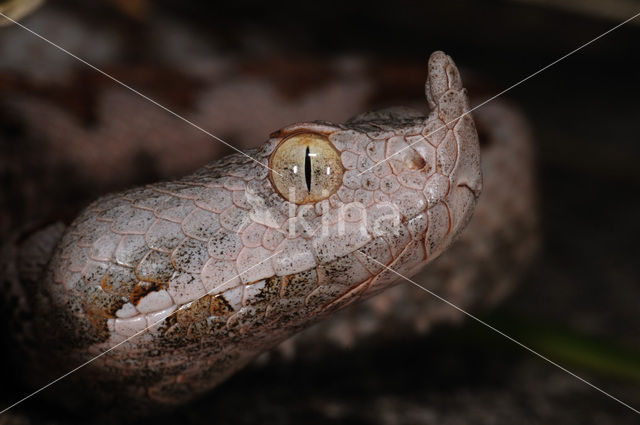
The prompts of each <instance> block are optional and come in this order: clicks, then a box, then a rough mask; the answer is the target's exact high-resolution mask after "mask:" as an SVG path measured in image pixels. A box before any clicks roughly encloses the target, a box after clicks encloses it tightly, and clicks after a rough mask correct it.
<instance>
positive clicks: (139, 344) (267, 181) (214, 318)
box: [23, 52, 482, 406]
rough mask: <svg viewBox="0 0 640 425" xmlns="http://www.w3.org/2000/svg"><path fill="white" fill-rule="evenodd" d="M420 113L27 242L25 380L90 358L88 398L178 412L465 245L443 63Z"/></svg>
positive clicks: (347, 131)
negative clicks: (29, 361)
mask: <svg viewBox="0 0 640 425" xmlns="http://www.w3.org/2000/svg"><path fill="white" fill-rule="evenodd" d="M426 96H427V101H428V104H429V108H430V113H429V115H428V116H426V117H425V116H423V115H422V114H420V113H419V112H416V111H413V110H411V109H408V108H392V109H387V110H382V111H378V112H369V113H364V114H361V115H359V116H357V117H355V118H353V119H351V120H349V121H348V122H347V123H346V124H332V123H327V122H310V123H299V124H294V125H291V126H288V127H285V128H283V129H281V130H279V131H276V132H275V133H273V134H272V135H271V136H270V138H269V139H268V140H267V141H266V142H265V143H264V144H263V145H261V146H259V147H258V148H256V149H252V150H249V151H247V152H246V153H245V154H240V153H237V154H232V155H229V156H227V157H225V158H223V159H221V160H218V161H214V162H212V163H210V164H209V165H207V166H205V167H204V168H202V169H200V170H198V171H196V172H194V173H193V174H191V175H189V176H187V177H184V178H181V179H179V180H176V181H169V182H161V183H157V184H152V185H148V186H145V187H141V188H136V189H131V190H128V191H125V192H122V193H117V194H112V195H108V196H105V197H103V198H100V199H98V200H97V201H95V202H94V203H92V204H91V205H90V206H88V207H87V208H86V209H85V210H84V211H83V212H82V213H81V214H80V215H79V216H78V217H77V218H76V219H75V220H74V221H73V222H72V223H71V225H69V226H68V227H67V228H64V227H62V226H61V225H59V226H53V227H51V228H48V229H46V231H43V232H41V233H39V234H37V235H35V236H33V237H32V238H31V239H30V240H27V241H25V244H26V245H27V246H28V245H31V246H38V249H37V250H32V251H34V252H35V251H37V254H32V257H33V263H34V264H35V266H33V267H32V268H31V269H30V270H31V271H30V273H31V278H30V279H29V278H26V279H24V280H26V281H28V282H31V284H30V286H29V284H28V285H27V286H28V290H26V292H27V293H28V295H27V296H26V297H25V298H26V301H25V302H26V303H28V304H29V309H30V310H32V311H33V314H34V317H35V320H34V321H33V328H32V329H31V330H30V332H31V333H32V335H33V337H32V341H36V343H35V344H36V348H35V350H36V351H38V350H40V351H39V352H40V354H39V358H40V361H39V365H38V367H34V370H37V373H36V374H37V375H38V378H39V379H43V378H46V377H56V376H57V375H56V374H60V373H62V372H66V371H68V370H70V369H72V368H74V367H75V366H77V365H79V364H81V363H83V362H85V361H87V360H90V359H92V358H94V357H95V356H99V357H98V358H96V359H95V360H94V361H92V362H91V363H89V364H88V365H87V366H86V367H84V368H82V369H81V370H79V371H78V373H76V374H74V375H73V376H72V378H73V379H74V380H75V382H78V381H79V380H83V382H84V385H82V387H81V388H82V392H83V393H86V394H91V396H92V397H93V396H96V395H97V396H99V397H100V398H103V399H106V400H107V401H114V402H115V401H121V400H126V401H127V402H129V403H131V402H133V403H135V404H137V405H141V406H153V405H175V404H179V403H183V402H185V401H188V400H190V399H192V398H194V397H196V396H198V395H200V394H202V393H203V392H205V391H207V390H208V389H210V388H212V387H214V386H216V385H218V384H219V383H220V382H222V381H224V380H225V379H226V378H227V377H229V376H230V375H232V374H233V373H234V372H236V371H237V370H239V369H240V368H242V367H243V366H245V365H246V364H247V363H248V362H249V361H250V360H251V359H253V358H254V357H255V356H256V355H257V354H259V353H262V352H265V351H267V350H269V349H271V348H273V347H275V346H276V345H277V344H279V343H280V342H282V341H283V340H285V339H286V338H288V337H290V336H291V335H293V334H294V333H296V332H298V331H300V330H302V329H305V328H307V327H309V326H310V325H312V324H314V323H316V322H318V321H320V320H322V319H324V318H327V317H328V316H330V315H332V314H333V313H334V312H336V311H337V310H339V309H341V308H343V307H345V306H347V305H350V304H353V303H355V302H357V301H361V300H364V299H367V298H369V297H371V296H372V295H375V294H377V293H379V292H381V291H382V290H384V289H386V288H388V287H390V286H392V285H393V284H394V283H396V282H397V281H398V280H399V279H398V275H397V274H395V273H394V272H392V271H391V270H389V269H393V270H394V271H395V272H397V273H399V274H401V275H405V276H408V277H409V276H412V275H413V274H415V273H416V272H417V271H419V270H420V269H421V268H422V267H423V266H424V265H425V264H427V263H429V262H430V261H432V260H433V259H435V258H436V257H438V256H439V255H440V253H442V252H443V251H445V250H446V249H447V247H448V246H449V245H450V244H451V243H452V242H453V241H454V240H455V239H456V237H457V236H458V235H459V234H460V233H461V232H462V230H463V229H464V227H465V225H466V224H467V223H468V221H469V220H470V218H471V215H472V213H473V211H474V208H475V205H476V201H477V199H478V197H479V195H480V191H481V186H482V179H481V171H480V150H479V144H478V136H477V132H476V128H475V125H474V122H473V119H472V117H471V115H469V114H467V112H468V111H469V102H468V99H467V95H466V91H465V89H464V88H463V87H462V82H461V79H460V76H459V73H458V70H457V68H456V66H455V64H454V63H453V61H452V60H451V58H449V57H448V56H446V55H445V54H443V53H442V52H436V53H434V54H433V55H432V56H431V58H430V59H429V63H428V77H427V81H426ZM314 152H318V153H317V154H314ZM314 155H315V156H314ZM303 169H304V173H303V172H302V170H303ZM291 188H294V189H295V193H294V192H292V191H291ZM38 264H40V265H41V266H42V267H41V268H38V267H37V265H38ZM38 270H41V271H40V273H38ZM26 274H27V275H28V274H29V273H26ZM23 275H24V273H23ZM114 347H115V348H114ZM31 348H32V349H34V348H33V347H31ZM107 350H109V352H108V354H106V355H100V354H101V353H103V352H105V351H107ZM44 352H46V353H47V355H46V356H44V357H42V353H44ZM71 382H73V381H71Z"/></svg>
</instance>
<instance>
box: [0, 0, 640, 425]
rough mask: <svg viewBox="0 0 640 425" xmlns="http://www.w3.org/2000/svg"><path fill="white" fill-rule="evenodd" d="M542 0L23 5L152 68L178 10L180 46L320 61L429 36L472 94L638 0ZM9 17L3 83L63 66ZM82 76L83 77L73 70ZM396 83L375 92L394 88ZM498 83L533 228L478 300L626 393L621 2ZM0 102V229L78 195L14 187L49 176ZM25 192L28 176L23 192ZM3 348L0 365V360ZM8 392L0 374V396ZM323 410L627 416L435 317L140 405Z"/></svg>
mask: <svg viewBox="0 0 640 425" xmlns="http://www.w3.org/2000/svg"><path fill="white" fill-rule="evenodd" d="M561 3H563V2H560V1H558V2H555V1H551V0H550V1H546V2H543V1H540V2H536V1H484V2H478V1H449V2H437V3H436V2H410V1H404V0H400V1H394V2H383V3H371V2H322V3H320V2H295V3H288V4H273V3H272V2H257V1H233V2H225V3H218V2H215V3H214V2H170V1H158V2H144V1H134V2H122V1H121V2H117V1H113V2H91V4H90V5H88V4H86V2H80V1H60V2H51V3H49V4H47V5H46V6H44V7H43V8H42V9H41V10H39V11H36V12H35V13H34V15H32V16H30V17H28V18H26V19H25V20H24V21H23V22H24V24H25V25H27V26H30V23H33V25H34V26H33V27H34V29H35V27H36V26H39V30H41V32H42V33H43V35H45V36H50V37H51V38H52V39H55V37H54V35H53V34H50V33H49V34H47V31H54V32H55V30H56V25H55V23H56V22H68V21H57V20H58V19H60V16H63V17H65V16H66V17H69V16H70V17H72V18H69V19H72V20H77V21H80V22H82V23H83V25H86V26H89V27H92V28H94V29H95V28H98V29H99V28H110V29H112V30H113V31H115V33H116V34H117V37H118V38H119V40H120V43H121V45H120V47H119V49H118V50H117V53H115V54H112V55H105V56H104V58H103V59H99V58H98V60H97V61H96V62H93V63H95V64H96V65H99V66H112V67H120V68H126V67H136V66H138V65H140V64H145V66H151V67H154V66H156V67H158V69H160V68H162V67H164V66H165V65H166V62H167V61H168V60H169V59H167V56H166V54H163V49H164V47H166V46H164V45H163V44H162V43H159V42H158V40H160V39H162V37H161V35H162V34H163V33H170V32H171V31H176V33H177V34H178V35H176V37H178V36H179V35H180V31H183V32H184V31H187V30H185V29H184V28H187V29H188V31H189V32H190V33H191V34H196V36H197V37H198V38H199V39H201V40H203V41H204V42H203V43H202V45H200V46H196V47H197V48H196V47H194V48H193V51H190V50H189V51H185V52H184V54H185V55H192V56H194V57H197V56H202V57H206V56H207V55H213V54H216V55H231V56H241V57H243V58H255V59H256V60H259V59H264V58H269V57H274V56H278V57H284V58H304V59H311V60H312V61H315V62H322V60H323V59H324V58H327V59H329V58H335V57H350V56H364V57H366V58H368V59H369V60H370V63H382V62H384V63H424V61H425V60H426V57H427V56H428V54H429V53H430V52H431V51H433V50H444V51H445V52H447V53H448V54H450V55H451V56H452V57H453V58H454V59H455V60H456V63H457V64H458V65H459V66H460V67H461V68H463V70H464V74H465V76H471V78H475V79H477V80H479V81H482V87H483V89H482V90H481V91H483V93H476V94H480V95H481V96H484V97H485V98H489V97H490V96H492V95H494V94H496V93H498V92H500V91H501V90H503V89H505V88H507V87H509V86H511V85H512V84H514V83H516V82H518V81H520V80H521V79H523V78H525V77H527V76H528V75H530V74H532V73H533V72H535V71H537V70H538V69H540V68H542V67H543V66H546V65H547V64H549V63H551V62H553V61H555V60H556V59H558V58H559V57H561V56H563V55H565V54H566V53H568V52H570V51H572V50H573V49H575V48H577V47H579V46H580V45H582V44H584V43H586V42H587V41H589V40H591V39H593V38H594V37H596V36H598V35H600V34H601V33H603V32H604V31H606V30H608V29H609V28H611V27H613V26H614V25H616V24H618V23H619V22H621V21H623V20H624V19H626V18H627V17H630V16H632V15H634V14H635V13H637V12H640V2H638V1H626V2H625V1H613V2H604V1H603V2H597V1H591V2H583V3H578V2H575V5H576V6H575V7H569V6H567V4H568V5H573V4H574V2H569V3H563V4H564V6H561ZM65 19H67V18H65ZM47 22H49V26H46V25H45V24H46V23H47ZM65 25H69V24H68V23H65ZM80 28H82V25H81V26H80ZM176 28H182V29H180V30H179V31H177V30H176ZM58 30H59V28H58ZM9 31H11V33H9ZM20 31H21V30H20V29H18V28H2V29H0V45H1V46H2V52H3V57H2V58H0V83H1V84H2V86H0V88H1V89H2V92H3V93H5V94H3V96H9V95H12V94H13V93H15V92H16V90H17V91H19V90H20V87H22V86H21V84H23V80H25V79H27V78H28V77H26V76H25V75H26V74H25V72H24V69H26V68H28V67H42V70H43V72H45V70H46V69H48V68H47V67H53V68H51V69H54V68H55V67H58V68H55V69H62V68H64V67H65V66H69V67H74V69H75V68H78V69H80V68H82V65H81V64H77V63H73V64H71V65H69V64H67V65H64V64H63V65H60V64H56V63H55V61H52V60H50V57H51V58H53V57H55V56H62V55H63V54H62V53H61V52H58V51H55V50H54V49H53V47H50V46H46V45H44V42H42V43H43V46H41V49H43V50H42V51H45V50H48V53H47V55H44V56H42V55H40V56H39V55H38V54H32V55H31V56H29V55H28V54H27V52H28V51H26V52H25V51H24V50H21V47H20V46H21V45H20V44H18V45H15V44H13V45H11V46H8V47H7V43H8V41H7V40H10V41H11V43H17V42H16V40H18V41H20V40H22V39H23V38H24V39H27V38H29V37H31V38H32V37H33V36H32V35H29V34H28V33H25V32H24V31H22V33H23V34H22V33H21V32H20ZM79 34H82V32H80V33H79ZM159 34H161V35H159ZM3 37H5V38H4V40H3ZM62 39H63V40H64V37H62ZM122 40H126V42H122ZM3 43H4V44H3ZM60 43H61V44H62V41H60ZM70 49H71V47H70ZM71 50H73V49H71ZM7 52H9V53H7ZM93 53H95V52H93ZM93 53H92V52H91V51H89V54H90V55H91V54H93ZM96 54H97V53H96ZM11 55H15V57H12V56H11ZM24 57H29V58H30V59H29V60H24ZM101 60H102V62H101ZM89 72H90V71H87V73H89ZM310 75H311V76H308V75H307V76H306V77H305V75H302V74H301V75H300V77H299V78H300V79H304V78H307V79H310V80H309V81H307V83H308V84H313V82H314V81H316V80H317V81H319V80H320V79H321V76H318V75H317V74H315V73H310ZM96 78H101V77H91V78H89V79H88V80H87V81H89V82H92V81H95V80H94V79H96ZM314 79H316V80H314ZM45 80H46V79H45ZM42 84H44V85H46V82H45V83H42ZM101 84H105V83H101ZM292 84H293V83H292ZM397 97H400V99H395V98H394V96H388V98H387V99H384V102H383V101H382V100H381V103H385V102H387V101H397V100H402V99H401V96H397ZM505 97H506V98H508V99H509V100H510V101H511V102H513V103H514V104H516V105H518V106H519V107H520V108H521V110H522V111H523V112H524V114H525V115H526V116H527V118H528V119H529V120H530V124H531V126H532V128H533V130H534V135H535V140H536V147H537V156H538V175H539V190H540V215H541V223H542V233H543V234H542V238H543V245H542V248H541V250H540V254H539V256H538V257H537V258H536V260H535V263H534V265H533V266H532V267H531V269H530V270H529V271H528V272H527V273H526V277H525V279H524V280H523V282H522V283H521V285H520V286H519V288H518V289H517V290H516V291H515V292H514V293H513V294H512V295H511V296H510V297H509V298H508V299H507V300H506V301H505V302H503V304H502V305H501V306H500V307H499V308H498V309H497V310H495V311H493V312H490V313H486V314H485V315H484V316H482V317H483V319H486V320H487V321H489V322H491V323H492V324H495V326H496V327H498V328H499V329H502V330H505V331H507V332H508V333H510V334H512V335H514V336H515V337H517V338H519V339H520V340H522V341H523V342H524V343H525V344H528V345H531V346H532V347H533V348H535V349H536V350H539V351H540V352H542V353H543V354H545V355H548V356H549V357H551V358H553V359H554V360H557V361H558V362H559V363H561V364H563V365H566V366H567V367H568V368H569V369H571V370H574V371H575V372H576V373H577V374H578V375H580V376H582V377H584V378H585V379H588V380H590V381H591V382H593V383H594V384H595V385H598V386H600V387H601V388H603V389H604V390H605V391H608V392H610V393H611V394H613V395H615V396H616V397H619V398H620V399H622V400H624V401H626V402H627V403H629V404H630V405H632V406H634V407H635V408H640V315H639V314H638V313H640V309H639V308H638V307H639V305H640V302H639V300H640V266H639V265H638V261H639V258H638V253H639V251H640V250H639V249H638V243H639V236H640V231H639V226H638V223H637V220H638V219H639V218H640V200H639V195H640V167H639V166H638V161H639V159H640V135H639V134H640V127H639V124H638V122H639V119H640V104H639V102H640V17H639V18H637V19H636V20H635V21H633V22H630V23H628V24H627V25H625V26H623V27H622V28H620V29H618V30H616V31H614V32H613V33H611V34H609V35H607V36H605V37H603V38H602V39H601V40H598V41H596V42H595V43H593V44H592V45H590V46H587V47H586V48H584V49H583V50H581V51H580V52H578V53H576V54H575V55H572V56H571V57H569V58H567V59H565V60H563V61H562V62H560V63H558V64H557V65H555V66H553V67H551V68H550V69H548V70H546V71H544V72H543V73H541V74H540V75H537V76H535V77H533V78H531V79H530V80H528V81H526V82H524V83H523V84H522V85H520V86H518V87H516V88H514V89H513V90H511V91H510V92H509V93H507V94H506V95H505ZM392 103H395V102H392ZM0 112H4V110H0ZM0 119H1V120H2V123H3V124H2V133H1V134H0V147H1V149H2V150H1V151H0V154H1V155H3V157H4V158H2V159H1V160H0V167H2V168H0V177H1V178H2V181H1V183H2V192H1V193H2V195H3V199H2V200H1V201H2V203H1V208H2V209H1V210H0V211H1V216H0V218H1V219H2V220H3V221H2V226H1V229H2V231H3V235H5V236H6V235H7V234H8V233H9V232H10V231H11V230H12V229H14V228H15V227H16V226H18V225H19V224H21V223H23V222H27V221H29V220H33V219H35V218H42V216H46V215H47V214H53V215H56V214H58V215H60V216H66V215H68V214H71V212H70V211H72V210H75V209H76V208H77V207H78V206H79V205H80V204H81V203H82V202H85V201H86V199H90V198H91V197H92V196H93V197H95V196H96V195H97V194H96V193H92V192H91V191H92V190H93V189H92V188H91V187H88V186H85V185H83V184H82V183H78V182H75V183H72V184H75V185H76V186H77V187H76V189H77V190H76V191H74V193H75V194H76V195H73V196H70V195H66V196H67V198H66V199H65V202H64V203H65V205H59V204H58V205H56V203H55V199H56V193H57V192H56V191H55V190H53V191H49V193H50V197H49V198H46V197H45V199H48V201H47V202H48V203H47V202H45V204H44V205H42V206H41V207H42V208H41V209H40V210H39V211H38V212H37V213H34V212H33V209H34V208H33V198H34V197H37V196H36V195H37V194H39V193H41V192H47V191H48V190H49V189H51V188H52V187H54V188H55V187H56V186H55V184H53V183H50V180H51V179H53V180H55V179H56V178H57V177H56V176H57V174H56V173H58V172H60V170H59V169H55V168H53V169H50V170H49V169H46V168H43V167H42V166H41V162H42V159H41V158H40V157H39V152H38V142H37V140H30V141H26V142H25V141H24V140H22V139H21V137H22V136H20V135H21V134H22V133H20V131H22V130H20V126H19V124H20V123H19V120H18V119H17V118H16V117H14V116H11V115H8V114H6V113H3V115H2V116H1V117H0ZM206 160H207V159H206V158H203V162H206ZM47 170H48V171H47ZM48 173H49V174H48ZM158 174H159V173H157V172H154V171H153V170H151V171H148V172H147V173H143V174H141V175H137V176H134V178H131V179H129V180H127V181H126V182H124V181H119V180H118V179H117V178H114V182H113V183H112V184H108V183H105V184H103V186H101V190H104V191H106V190H112V189H115V188H119V187H121V186H124V185H130V184H133V183H142V182H145V181H151V180H153V179H154V178H156V177H158ZM25 181H28V182H29V184H28V185H27V184H26V183H24V182H25ZM47 182H49V183H47ZM508 183H509V182H505V184H508ZM29 191H31V192H29ZM26 192H29V193H32V194H33V193H35V194H36V195H32V197H31V198H30V197H29V196H31V195H28V194H25V193H26ZM65 193H67V192H65ZM425 296H426V295H425ZM3 366H4V369H10V368H11V366H10V364H8V362H4V363H3ZM5 382H10V381H5ZM24 391H25V390H23V389H21V388H15V387H14V386H13V385H5V384H2V386H1V389H0V400H2V403H1V404H2V405H3V406H4V405H5V404H9V403H10V402H12V401H14V400H16V399H18V398H19V397H20V396H21V394H24V393H25V392H24ZM47 391H55V387H52V388H50V389H48V390H47ZM82 421H84V419H77V418H73V417H69V415H68V414H67V413H64V412H61V411H59V410H58V409H57V408H56V407H55V406H52V405H49V404H46V403H44V402H43V400H42V399H41V398H39V397H38V396H36V397H34V398H33V399H31V400H29V401H28V402H26V403H24V404H23V405H21V406H19V407H17V408H16V409H14V410H13V411H12V412H10V413H9V414H7V415H4V416H0V424H4V423H66V422H82ZM331 421H338V422H341V423H351V424H374V423H385V424H418V423H420V424H422V423H424V424H427V423H428V424H457V423H479V424H494V423H495V424H498V423H500V424H502V423H576V424H578V423H579V424H587V423H593V424H596V423H597V424H608V423H612V424H614V423H615V424H623V423H629V424H631V423H638V416H637V415H636V414H635V413H633V412H632V411H631V410H629V409H626V408H625V407H623V406H621V405H620V404H617V403H615V402H614V401H612V400H610V399H608V398H606V397H605V396H604V395H602V394H600V393H598V392H597V391H596V390H594V389H591V388H589V387H588V386H586V385H585V384H583V383H581V382H579V381H578V380H576V379H575V378H573V377H571V376H569V375H567V374H565V373H564V372H562V371H560V370H559V369H557V368H555V367H553V366H552V365H550V364H548V363H545V362H544V361H542V360H541V359H539V358H536V357H535V356H533V355H532V354H531V353H528V352H526V351H524V350H522V349H521V348H519V347H517V346H516V345H514V344H512V343H510V342H508V341H506V340H504V339H503V338H501V337H500V336H498V335H496V334H494V333H493V332H492V331H490V330H488V329H486V328H483V327H481V326H480V325H478V324H476V323H472V322H469V321H467V322H465V323H463V324H462V325H459V326H444V327H441V328H437V329H436V330H435V331H434V332H432V333H431V334H430V335H429V336H428V337H427V338H420V339H415V340H401V341H394V342H392V343H390V342H388V341H387V342H381V343H380V344H378V345H376V344H374V345H372V346H366V347H356V348H354V349H353V350H350V351H348V352H342V353H339V354H336V355H335V356H333V357H331V358H328V359H324V361H318V362H312V363H309V362H303V361H299V362H294V363H285V362H283V363H282V364H278V363H276V364H271V365H270V366H269V367H265V368H253V369H249V370H246V371H243V372H241V373H240V374H239V375H238V376H236V377H234V378H233V379H231V380H230V381H229V382H228V383H226V384H224V385H223V386H222V387H220V388H218V389H217V390H215V391H214V392H213V393H212V394H211V395H210V397H208V398H207V399H205V400H202V401H200V402H197V403H195V404H193V405H190V406H187V407H185V408H182V409H180V410H179V411H177V412H175V413H174V414H173V415H172V416H169V417H164V418H162V419H157V418H156V419H154V420H153V422H154V423H158V422H160V423H165V422H166V423H170V422H180V423H194V424H196V423H203V424H204V423H218V424H222V423H282V424H289V423H291V424H293V423H328V422H331Z"/></svg>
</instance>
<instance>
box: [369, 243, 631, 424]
mask: <svg viewBox="0 0 640 425" xmlns="http://www.w3.org/2000/svg"><path fill="white" fill-rule="evenodd" d="M358 252H359V253H361V254H362V255H364V256H366V257H368V258H369V259H371V260H373V261H375V262H376V263H378V264H379V265H381V266H382V267H384V268H385V269H387V270H389V271H390V272H392V273H394V274H396V275H397V276H399V277H401V278H402V279H404V280H406V281H407V282H409V283H411V284H413V285H414V286H417V287H418V288H420V289H422V290H423V291H425V292H427V293H429V294H430V295H432V296H434V297H436V298H437V299H439V300H440V301H442V302H443V303H445V304H447V305H449V306H451V307H453V308H455V309H456V310H458V311H459V312H461V313H462V314H464V315H466V316H467V317H470V318H471V319H473V320H475V321H476V322H478V323H480V324H481V325H484V326H486V327H487V328H489V329H491V330H492V331H494V332H496V333H497V334H499V335H502V336H503V337H505V338H506V339H508V340H509V341H511V342H513V343H515V344H517V345H519V346H520V347H522V348H524V349H525V350H527V351H529V352H530V353H532V354H535V355H536V356H538V357H540V358H541V359H542V360H544V361H546V362H548V363H550V364H552V365H553V366H555V367H557V368H558V369H560V370H562V371H564V372H566V373H568V374H569V375H571V376H573V377H574V378H576V379H578V380H579V381H582V382H583V383H585V384H587V385H588V386H590V387H591V388H593V389H595V390H597V391H599V392H601V393H602V394H604V395H606V396H607V397H609V398H610V399H612V400H615V401H617V402H618V403H620V404H621V405H623V406H625V407H626V408H628V409H630V410H632V411H634V412H635V413H637V414H639V415H640V410H638V409H636V408H634V407H632V406H630V405H629V404H627V403H625V402H624V401H622V400H620V399H619V398H616V397H614V396H612V395H611V394H609V393H608V392H606V391H605V390H603V389H600V388H598V387H597V386H595V385H594V384H592V383H591V382H589V381H587V380H586V379H584V378H582V377H580V376H578V375H576V374H575V373H573V372H571V371H570V370H569V369H567V368H565V367H563V366H561V365H559V364H558V363H556V362H554V361H553V360H551V359H549V358H548V357H546V356H544V355H542V354H540V353H538V352H537V351H535V350H534V349H533V348H529V347H528V346H526V345H525V344H523V343H522V342H520V341H518V340H517V339H515V338H513V337H511V336H509V335H507V334H506V333H504V332H502V331H501V330H499V329H496V328H495V327H493V326H491V325H490V324H488V323H487V322H485V321H484V320H482V319H480V318H478V317H476V316H474V315H473V314H471V313H469V312H467V311H466V310H463V309H462V308H460V307H458V306H457V305H455V304H453V303H452V302H451V301H449V300H447V299H445V298H442V297H441V296H440V295H438V294H436V293H435V292H433V291H431V290H429V289H427V288H425V287H424V286H422V285H420V284H419V283H416V282H415V281H413V280H411V279H409V278H408V277H406V276H404V275H402V274H401V273H398V272H397V271H395V270H393V269H392V268H391V267H389V266H387V265H386V264H383V263H381V262H380V261H378V260H376V259H375V258H373V257H371V256H369V255H367V254H365V253H364V252H362V251H358Z"/></svg>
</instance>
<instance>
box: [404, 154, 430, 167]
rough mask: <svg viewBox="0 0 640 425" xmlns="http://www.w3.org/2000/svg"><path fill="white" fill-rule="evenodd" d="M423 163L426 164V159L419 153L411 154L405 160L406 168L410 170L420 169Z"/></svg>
mask: <svg viewBox="0 0 640 425" xmlns="http://www.w3.org/2000/svg"><path fill="white" fill-rule="evenodd" d="M425 165H427V161H425V160H424V158H423V157H421V156H420V155H411V157H410V158H408V160H407V168H409V169H410V170H422V169H423V168H424V167H425Z"/></svg>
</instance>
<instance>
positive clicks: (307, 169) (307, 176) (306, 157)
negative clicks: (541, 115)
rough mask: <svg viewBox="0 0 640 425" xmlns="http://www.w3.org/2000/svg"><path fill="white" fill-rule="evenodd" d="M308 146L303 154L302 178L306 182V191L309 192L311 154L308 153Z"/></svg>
mask: <svg viewBox="0 0 640 425" xmlns="http://www.w3.org/2000/svg"><path fill="white" fill-rule="evenodd" d="M309 153H310V152H309V146H307V151H306V153H305V155H304V179H305V180H306V182H307V192H311V156H310V155H309Z"/></svg>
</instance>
